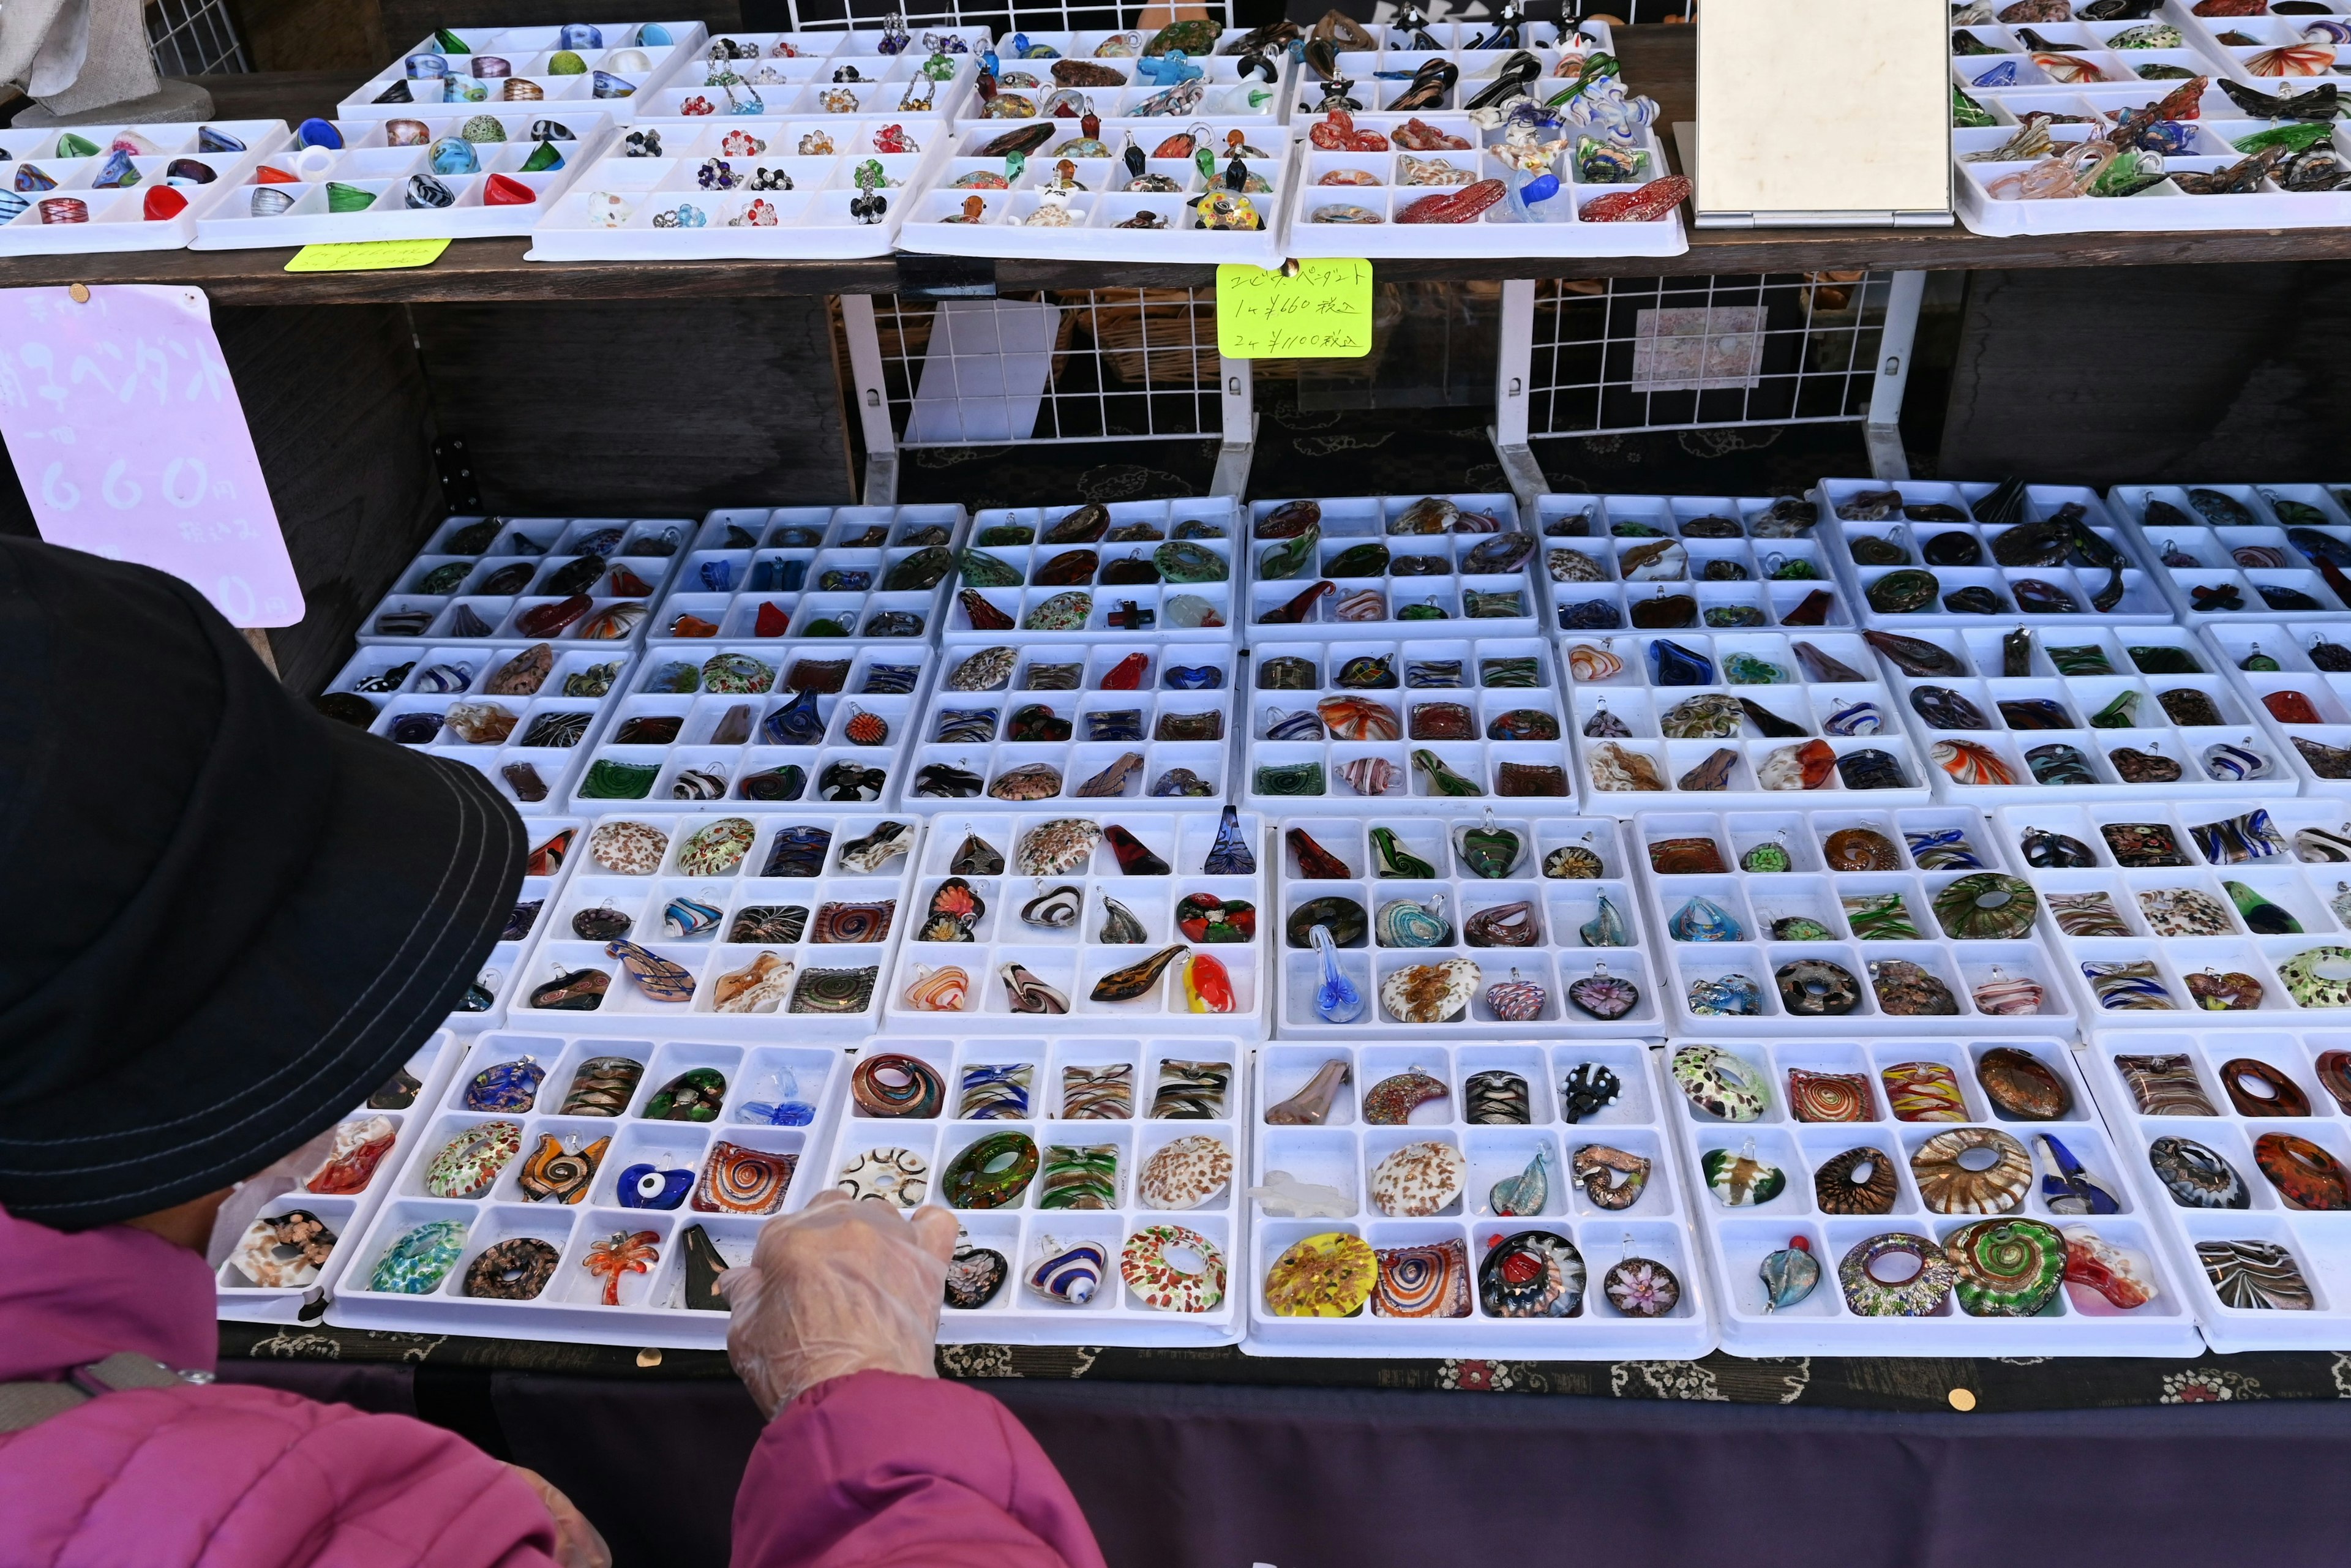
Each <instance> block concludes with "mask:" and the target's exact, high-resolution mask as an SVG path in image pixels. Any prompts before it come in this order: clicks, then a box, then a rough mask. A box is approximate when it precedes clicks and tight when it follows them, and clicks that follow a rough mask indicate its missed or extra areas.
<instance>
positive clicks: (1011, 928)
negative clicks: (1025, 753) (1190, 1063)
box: [881, 801, 1272, 1040]
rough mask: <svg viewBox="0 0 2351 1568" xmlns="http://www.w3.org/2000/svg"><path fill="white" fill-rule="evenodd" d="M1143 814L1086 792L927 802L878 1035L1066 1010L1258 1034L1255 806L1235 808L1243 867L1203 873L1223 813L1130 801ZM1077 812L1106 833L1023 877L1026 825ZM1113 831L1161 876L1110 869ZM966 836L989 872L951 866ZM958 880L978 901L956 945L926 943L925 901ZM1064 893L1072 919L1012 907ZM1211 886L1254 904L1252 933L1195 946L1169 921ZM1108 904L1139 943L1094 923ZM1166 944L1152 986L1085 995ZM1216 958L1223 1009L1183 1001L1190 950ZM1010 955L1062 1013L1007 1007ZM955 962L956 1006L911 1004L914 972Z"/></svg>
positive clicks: (1263, 890) (1042, 1017)
mask: <svg viewBox="0 0 2351 1568" xmlns="http://www.w3.org/2000/svg"><path fill="white" fill-rule="evenodd" d="M1137 804H1138V805H1140V806H1142V807H1144V810H1134V811H1130V810H1123V809H1120V808H1118V807H1117V806H1116V805H1115V803H1113V806H1112V807H1111V808H1110V809H1104V808H1103V807H1102V805H1100V804H1097V803H1096V802H1092V801H1071V802H1069V803H1068V804H1067V805H1066V806H1064V807H1062V808H1061V809H1060V810H1036V809H1035V808H1034V807H1033V806H1032V807H1031V808H1030V810H1028V811H1027V812H1025V813H1024V814H1021V815H1018V816H1010V817H1007V816H1000V815H996V816H982V817H975V818H973V819H971V820H969V821H966V820H963V819H961V818H959V817H957V815H956V813H955V812H954V811H952V810H941V811H937V812H934V813H933V814H932V816H931V819H930V822H931V831H930V832H929V835H928V836H927V838H926V840H925V846H924V848H923V850H922V852H921V854H920V865H921V870H920V872H919V873H918V874H917V875H916V876H915V878H914V882H913V884H912V888H911V891H910V892H909V894H908V898H909V900H910V902H909V903H908V904H905V905H904V918H903V920H902V923H901V924H902V925H903V927H904V932H905V936H904V942H903V944H902V945H901V946H900V947H899V948H898V951H897V958H896V963H895V967H894V968H893V970H891V971H889V972H888V974H887V978H886V982H885V987H884V989H885V991H886V993H887V994H886V995H885V996H884V997H883V998H882V1002H883V1006H882V1012H881V1016H882V1018H883V1030H884V1032H886V1033H888V1034H890V1035H891V1036H893V1038H895V1037H899V1036H903V1035H915V1034H930V1033H934V1032H939V1031H946V1032H975V1031H984V1032H990V1033H992V1032H995V1031H998V1030H1013V1031H1016V1032H1017V1031H1020V1030H1035V1029H1040V1028H1060V1027H1061V1025H1060V1024H1058V1023H1057V1022H1055V1021H1054V1020H1055V1019H1058V1018H1060V1017H1062V1016H1067V1017H1069V1018H1071V1019H1076V1020H1078V1021H1079V1022H1081V1023H1083V1024H1085V1025H1086V1026H1088V1027H1097V1028H1110V1029H1127V1028H1132V1029H1144V1028H1148V1029H1151V1030H1174V1031H1175V1032H1178V1033H1185V1032H1189V1031H1192V1030H1213V1031H1217V1032H1221V1033H1226V1034H1238V1035H1239V1036H1240V1037H1241V1038H1243V1039H1245V1040H1260V1039H1263V1038H1264V1037H1265V1035H1266V1033H1267V1032H1268V1029H1269V1022H1268V1020H1269V1019H1270V1018H1271V1017H1272V1005H1271V1001H1270V996H1269V988H1270V977H1269V975H1268V974H1267V959H1266V954H1267V953H1268V951H1269V950H1270V949H1269V946H1268V944H1269V941H1270V937H1269V934H1268V929H1267V922H1268V919H1269V918H1270V916H1269V904H1270V899H1269V897H1268V894H1267V889H1268V886H1269V882H1268V877H1267V873H1266V869H1265V857H1266V850H1265V848H1264V824H1263V821H1261V820H1260V819H1259V818H1258V817H1256V816H1255V815H1249V816H1238V815H1236V816H1235V817H1234V818H1233V819H1232V821H1234V823H1235V825H1236V828H1237V831H1238V834H1239V838H1240V841H1241V842H1242V843H1243V844H1245V845H1246V846H1247V847H1248V849H1249V853H1250V856H1251V858H1252V861H1253V862H1254V863H1253V864H1252V866H1251V868H1250V869H1249V871H1246V872H1238V873H1217V874H1211V873H1208V872H1207V871H1206V870H1205V869H1203V868H1204V867H1205V865H1206V864H1207V856H1208V853H1209V851H1210V850H1211V849H1212V848H1213V847H1214V846H1215V845H1216V843H1217V840H1218V838H1219V837H1220V836H1221V835H1222V834H1223V832H1224V828H1225V822H1226V821H1227V819H1226V818H1225V817H1224V816H1222V815H1221V814H1213V815H1212V814H1210V813H1209V812H1206V811H1195V812H1189V813H1169V812H1163V811H1155V810H1151V809H1150V808H1151V807H1152V806H1154V805H1155V802H1148V801H1143V802H1137ZM1072 820H1075V821H1087V822H1092V823H1094V824H1096V825H1097V826H1098V827H1100V828H1102V829H1103V830H1105V835H1104V836H1103V837H1102V838H1101V839H1099V840H1098V841H1096V842H1095V845H1094V848H1093V850H1092V853H1091V854H1089V855H1088V856H1087V857H1086V858H1085V859H1083V860H1081V861H1080V862H1077V863H1076V864H1075V865H1073V866H1071V868H1070V869H1069V870H1068V871H1065V872H1059V873H1053V874H1051V875H1049V876H1035V875H1030V874H1029V873H1023V872H1022V871H1021V870H1020V866H1021V864H1022V859H1021V856H1022V852H1023V849H1024V847H1025V846H1026V845H1027V844H1028V843H1029V841H1030V838H1031V835H1033V834H1035V833H1036V832H1038V831H1040V829H1042V828H1045V827H1046V826H1047V825H1049V824H1050V823H1054V822H1059V821H1072ZM1112 827H1118V828H1123V829H1124V830H1125V831H1127V832H1129V833H1131V834H1133V835H1134V839H1135V840H1136V841H1138V842H1139V843H1141V844H1142V845H1143V846H1144V849H1146V850H1148V851H1149V852H1151V853H1152V854H1154V855H1155V856H1157V857H1158V859H1159V860H1160V861H1162V862H1165V864H1166V866H1167V868H1168V869H1167V870H1166V872H1165V873H1150V872H1140V873H1127V872H1125V871H1123V870H1122V869H1121V865H1120V862H1119V858H1118V855H1117V852H1116V851H1115V849H1114V848H1113V845H1112V844H1111V842H1110V840H1109V838H1108V836H1107V832H1106V830H1108V829H1110V828H1112ZM973 837H977V839H979V840H980V841H982V842H983V843H985V844H987V846H988V847H990V848H991V849H993V850H994V851H996V852H997V853H998V855H1000V856H1001V857H1002V858H1003V862H1004V870H1003V871H1001V872H999V873H995V874H993V875H989V874H984V873H977V872H957V871H955V870H953V869H952V868H953V866H954V865H955V863H956V858H957V856H958V855H959V854H960V853H961V852H962V851H963V849H964V846H965V844H966V842H967V840H969V839H970V838H973ZM956 878H960V879H961V880H962V881H963V882H964V883H966V884H967V887H968V888H969V889H970V890H971V892H972V893H973V894H977V897H978V899H979V901H980V902H981V903H983V904H985V905H986V906H987V907H986V909H985V911H984V912H983V913H982V914H981V915H980V916H979V917H978V918H977V920H976V921H974V922H973V923H972V924H971V925H968V926H967V927H966V929H967V930H968V931H969V932H970V934H971V935H970V940H968V941H935V940H930V939H928V938H927V937H926V936H925V927H926V926H927V925H928V923H929V919H930V911H931V906H932V904H934V903H935V902H936V901H937V895H938V892H939V885H940V883H943V882H946V881H949V880H952V879H956ZM1062 887H1069V888H1073V889H1075V890H1076V892H1077V894H1078V898H1079V904H1078V913H1077V915H1076V917H1075V918H1074V919H1072V920H1071V921H1069V922H1068V923H1066V924H1064V925H1060V926H1050V925H1038V924H1034V923H1031V922H1027V921H1024V920H1022V919H1021V917H1020V911H1021V908H1022V906H1023V905H1024V904H1029V903H1030V902H1032V901H1035V900H1037V899H1040V898H1042V897H1044V896H1045V895H1046V894H1049V893H1050V892H1052V891H1053V890H1055V889H1058V888H1062ZM1188 894H1203V895H1210V896H1214V897H1215V898H1217V899H1218V900H1220V901H1222V902H1224V903H1226V904H1230V903H1231V902H1233V901H1234V900H1239V901H1242V902H1244V903H1247V904H1249V905H1251V906H1252V908H1253V909H1254V910H1255V913H1256V926H1257V930H1256V935H1255V936H1254V937H1253V938H1252V939H1251V940H1249V941H1247V942H1193V941H1192V940H1191V939H1190V938H1189V937H1187V936H1185V935H1184V934H1183V932H1182V931H1181V930H1179V929H1178V928H1177V926H1176V905H1177V904H1179V903H1180V902H1182V900H1183V899H1184V898H1185V897H1186V896H1187V895H1188ZM1110 900H1115V901H1116V902H1117V903H1118V904H1120V905H1121V906H1122V907H1123V908H1124V909H1125V910H1126V912H1127V913H1128V915H1131V916H1133V917H1134V919H1135V920H1136V921H1137V922H1138V923H1139V924H1140V925H1142V926H1143V929H1144V939H1143V940H1142V941H1140V942H1133V943H1108V942H1104V941H1103V940H1102V933H1103V930H1104V923H1105V921H1106V919H1107V918H1109V917H1110V915H1111V914H1112V912H1111V910H1110V908H1109V906H1108V901H1110ZM1169 946H1184V947H1186V948H1188V949H1189V951H1188V952H1187V953H1182V954H1177V955H1175V956H1174V957H1173V958H1172V959H1171V960H1170V961H1169V962H1168V963H1167V964H1166V966H1165V967H1164V968H1163V969H1162V970H1161V972H1160V973H1159V975H1158V976H1157V977H1156V978H1155V979H1154V981H1153V982H1152V984H1151V986H1150V988H1148V989H1147V990H1145V991H1144V993H1143V994H1142V995H1140V996H1138V997H1135V998H1133V999H1131V1000H1128V1001H1118V1002H1113V1001H1096V1000H1095V999H1094V998H1093V990H1094V988H1095V987H1096V985H1098V984H1099V983H1100V982H1101V981H1102V977H1104V976H1106V975H1109V974H1111V973H1113V971H1115V970H1119V969H1123V968H1126V967H1130V966H1132V965H1134V964H1136V963H1139V962H1142V961H1143V960H1144V959H1147V958H1149V957H1151V956H1154V955H1155V954H1157V953H1160V952H1162V951H1165V949H1166V948H1168V947H1169ZM1203 955H1204V956H1207V957H1209V958H1213V959H1215V960H1216V962H1217V964H1218V965H1220V966H1221V967H1223V969H1224V971H1225V975H1226V977H1227V981H1228V985H1229V987H1230V988H1231V991H1232V1002H1233V1006H1232V1010H1231V1011H1229V1012H1209V1011H1198V1012H1195V1011H1193V1010H1191V1002H1190V998H1189V996H1188V994H1187V988H1186V975H1187V971H1188V970H1189V969H1190V967H1191V964H1192V959H1193V957H1194V956H1203ZM1009 965H1018V966H1019V967H1021V968H1022V969H1024V970H1026V971H1027V972H1028V974H1029V977H1032V978H1033V979H1034V980H1036V981H1039V982H1041V983H1042V984H1043V985H1045V986H1047V987H1049V988H1051V990H1052V991H1053V992H1054V993H1056V994H1057V995H1058V996H1059V997H1060V998H1061V1005H1062V1007H1063V1008H1064V1009H1065V1013H1064V1014H1054V1013H1040V1012H1037V1011H1033V1010H1032V1011H1026V1012H1016V1011H1014V1010H1013V1005H1012V1001H1011V988H1010V986H1009V985H1008V982H1007V980H1006V977H1005V970H1006V967H1008V966H1009ZM948 967H954V968H957V969H961V970H962V971H963V972H964V974H965V976H966V977H967V981H966V983H965V985H964V987H963V997H962V999H961V1001H960V1003H959V1005H957V1006H956V1007H953V1008H947V1009H942V1008H926V1007H920V1006H917V1005H916V1004H915V1003H914V1001H913V999H912V998H910V997H909V995H908V990H909V988H910V987H912V986H914V984H915V983H916V982H917V981H920V980H924V979H927V978H932V977H933V976H931V975H925V973H924V971H925V970H929V971H933V972H934V973H935V972H937V971H942V970H945V969H946V968H948Z"/></svg>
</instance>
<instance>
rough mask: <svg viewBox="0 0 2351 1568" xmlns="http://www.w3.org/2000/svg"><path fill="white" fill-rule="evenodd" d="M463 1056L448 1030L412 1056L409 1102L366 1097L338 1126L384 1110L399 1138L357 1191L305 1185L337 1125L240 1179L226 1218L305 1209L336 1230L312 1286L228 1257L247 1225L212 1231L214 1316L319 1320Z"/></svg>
mask: <svg viewBox="0 0 2351 1568" xmlns="http://www.w3.org/2000/svg"><path fill="white" fill-rule="evenodd" d="M464 1055H465V1042H464V1041H463V1040H458V1039H457V1038H456V1037H455V1035H453V1034H451V1033H449V1032H448V1031H447V1030H442V1031H440V1032H439V1033H437V1034H435V1035H434V1037H433V1038H432V1039H431V1040H426V1041H425V1042H424V1044H423V1046H421V1047H420V1048H418V1050H417V1052H416V1054H415V1055H414V1056H412V1057H410V1058H409V1059H408V1065H407V1068H406V1071H407V1072H408V1073H409V1075H410V1076H411V1077H413V1078H414V1079H415V1080H416V1081H417V1084H418V1088H417V1092H416V1096H415V1098H414V1099H413V1101H412V1102H410V1103H409V1105H408V1106H406V1107H402V1108H396V1109H392V1110H384V1111H373V1110H370V1109H369V1108H368V1106H367V1103H366V1102H365V1101H362V1102H361V1103H360V1104H359V1105H358V1106H357V1107H356V1108H354V1109H353V1110H352V1112H351V1113H350V1115H348V1116H346V1117H344V1118H343V1121H342V1122H339V1123H337V1124H336V1126H337V1127H340V1126H341V1125H342V1124H344V1123H348V1122H363V1121H366V1120H368V1119H369V1118H371V1117H374V1116H381V1117H382V1118H383V1119H384V1120H385V1121H387V1122H390V1123H391V1124H392V1128H393V1131H394V1141H393V1143H392V1148H391V1150H390V1152H389V1153H387V1154H386V1155H384V1156H383V1158H382V1159H381V1161H379V1162H378V1163H377V1165H376V1167H375V1174H374V1175H373V1176H371V1177H369V1179H368V1184H367V1186H363V1187H361V1188H360V1190H359V1191H358V1192H355V1193H341V1194H331V1195H327V1196H322V1197H313V1196H312V1195H311V1194H310V1192H309V1191H308V1189H307V1187H306V1186H305V1185H304V1184H305V1183H307V1182H308V1180H309V1178H310V1177H312V1176H316V1175H317V1174H318V1173H319V1166H322V1165H324V1164H325V1163H326V1161H327V1159H328V1157H329V1155H332V1153H333V1152H334V1129H333V1128H329V1130H328V1131H327V1132H325V1133H322V1134H319V1136H318V1137H315V1138H313V1139H311V1140H310V1141H309V1142H308V1143H307V1144H305V1145H302V1147H300V1148H298V1149H297V1150H295V1151H294V1152H293V1153H292V1154H290V1155H287V1156H286V1157H285V1158H283V1159H281V1160H278V1161H277V1162H276V1163H275V1164H273V1165H272V1166H270V1167H269V1168H268V1169H267V1170H265V1171H263V1172H261V1173H260V1174H258V1175H256V1176H253V1177H251V1178H250V1179H248V1180H247V1181H246V1182H244V1183H243V1184H241V1185H240V1186H239V1187H238V1189H237V1192H236V1193H235V1196H233V1197H231V1199H230V1201H229V1205H228V1206H227V1207H226V1208H225V1211H224V1219H225V1220H226V1218H227V1217H228V1216H230V1215H240V1214H241V1215H244V1216H246V1223H247V1224H248V1225H249V1224H250V1223H251V1222H252V1221H253V1220H258V1219H270V1218H277V1217H278V1216H279V1215H283V1214H287V1213H289V1212H291V1211H292V1210H294V1209H298V1208H300V1209H307V1210H308V1211H309V1212H310V1213H312V1214H314V1215H316V1216H317V1217H318V1218H319V1219H320V1220H322V1221H324V1222H325V1224H326V1227H327V1228H328V1229H329V1230H331V1231H333V1232H334V1233H335V1237H336V1240H335V1247H334V1250H333V1251H332V1252H330V1253H329V1254H328V1257H327V1264H326V1267H325V1268H323V1269H321V1270H319V1277H318V1278H317V1279H316V1280H314V1281H311V1282H310V1283H309V1284H308V1285H287V1286H275V1287H272V1286H262V1285H256V1284H252V1283H250V1282H248V1280H249V1277H248V1276H246V1274H244V1273H243V1272H241V1271H240V1270H236V1269H235V1268H234V1267H233V1266H232V1265H231V1264H230V1263H229V1262H228V1255H229V1253H230V1252H232V1251H234V1250H235V1247H236V1244H237V1242H239V1241H240V1240H242V1239H244V1236H245V1230H246V1227H245V1226H237V1227H236V1228H235V1233H234V1234H228V1233H227V1231H228V1226H227V1224H223V1225H222V1226H220V1227H218V1228H216V1229H215V1231H214V1236H215V1239H216V1242H217V1246H216V1247H215V1249H213V1250H211V1251H208V1252H207V1253H206V1260H207V1261H209V1262H211V1263H212V1264H213V1269H214V1286H215V1290H214V1301H215V1303H216V1305H215V1309H214V1310H215V1314H216V1315H217V1316H219V1317H220V1318H221V1319H223V1320H224V1321H225V1322H244V1323H290V1322H305V1321H310V1320H315V1319H316V1318H317V1317H318V1316H319V1314H320V1313H321V1312H324V1311H325V1308H324V1306H323V1304H322V1303H324V1302H325V1301H326V1300H327V1298H328V1296H329V1294H331V1293H332V1292H333V1291H334V1289H335V1286H336V1284H337V1282H338V1281H340V1280H341V1279H342V1277H343V1274H344V1272H345V1271H346V1270H349V1269H350V1266H351V1264H352V1261H353V1260H354V1259H356V1258H357V1257H358V1256H359V1254H360V1239H361V1237H362V1236H363V1234H364V1233H365V1232H366V1230H367V1226H368V1221H369V1220H371V1219H372V1218H374V1217H375V1211H376V1209H377V1208H378V1207H380V1206H381V1204H382V1202H383V1200H384V1196H385V1195H386V1194H387V1193H389V1192H391V1191H392V1186H393V1185H394V1183H395V1182H396V1180H397V1179H398V1176H399V1174H400V1167H401V1166H402V1165H403V1164H405V1163H406V1161H407V1159H408V1156H409V1155H410V1153H411V1152H412V1151H413V1149H414V1148H415V1145H416V1142H417V1139H418V1138H419V1136H421V1133H420V1129H421V1128H423V1125H424V1124H425V1123H426V1122H427V1121H428V1120H429V1119H430V1118H431V1116H432V1114H433V1107H434V1105H436V1104H438V1103H439V1102H440V1096H441V1092H442V1091H443V1090H444V1089H445V1088H446V1087H447V1086H448V1082H449V1075H450V1074H451V1073H452V1072H454V1071H456V1067H457V1062H458V1061H459V1059H460V1058H462V1057H463V1056H464ZM370 1098H373V1095H372V1094H371V1095H370ZM265 1195H266V1196H265Z"/></svg>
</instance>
